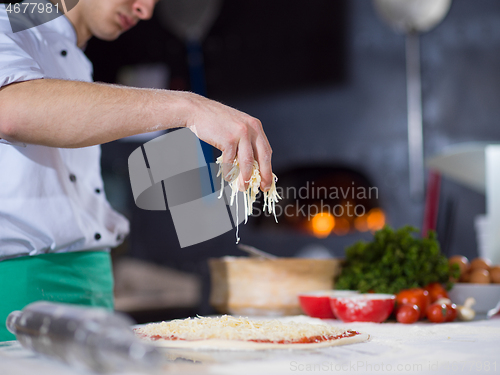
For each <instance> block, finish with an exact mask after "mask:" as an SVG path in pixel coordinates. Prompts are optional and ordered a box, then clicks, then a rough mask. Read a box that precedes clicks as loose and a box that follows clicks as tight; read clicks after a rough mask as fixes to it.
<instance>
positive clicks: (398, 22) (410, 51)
mask: <svg viewBox="0 0 500 375" xmlns="http://www.w3.org/2000/svg"><path fill="white" fill-rule="evenodd" d="M373 4H374V5H375V9H376V10H377V12H378V14H379V16H380V17H381V18H382V19H383V20H384V21H385V22H386V23H387V24H389V25H390V26H391V27H392V28H393V29H394V30H395V31H396V32H399V33H404V34H406V81H407V103H408V148H409V155H408V156H409V167H410V194H411V197H412V198H414V199H421V198H422V197H423V195H424V179H425V178H424V150H423V131H422V128H423V127H422V88H421V77H420V44H419V33H421V32H426V31H429V30H430V29H432V28H433V27H434V26H436V25H437V24H439V23H440V22H441V21H442V20H443V18H444V17H445V16H446V14H447V13H448V11H449V9H450V6H451V0H373Z"/></svg>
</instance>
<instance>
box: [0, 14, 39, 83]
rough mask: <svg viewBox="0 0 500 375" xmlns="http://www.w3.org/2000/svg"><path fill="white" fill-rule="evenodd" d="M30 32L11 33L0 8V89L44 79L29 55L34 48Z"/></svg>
mask: <svg viewBox="0 0 500 375" xmlns="http://www.w3.org/2000/svg"><path fill="white" fill-rule="evenodd" d="M36 42H37V41H36V38H33V36H32V34H30V32H19V33H13V32H12V31H11V28H10V24H9V19H8V16H7V13H6V12H5V9H4V7H3V6H0V87H3V86H6V85H9V84H11V83H14V82H23V81H29V80H32V79H40V78H44V72H43V70H42V69H41V68H40V66H39V65H38V63H37V62H36V61H35V59H34V58H33V56H32V54H31V53H30V52H31V51H33V49H34V48H36V46H34V45H33V44H34V43H35V44H36Z"/></svg>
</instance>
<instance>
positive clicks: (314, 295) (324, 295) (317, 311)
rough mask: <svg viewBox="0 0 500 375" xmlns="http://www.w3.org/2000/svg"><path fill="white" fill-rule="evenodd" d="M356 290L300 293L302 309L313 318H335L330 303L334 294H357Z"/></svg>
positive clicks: (339, 295)
mask: <svg viewBox="0 0 500 375" xmlns="http://www.w3.org/2000/svg"><path fill="white" fill-rule="evenodd" d="M357 293H358V292H357V291H354V290H318V291H313V292H306V293H301V294H299V302H300V306H301V307H302V310H304V312H305V313H306V314H307V315H309V316H310V317H312V318H320V319H335V315H334V314H333V312H332V307H331V304H330V298H331V297H334V296H338V297H341V296H348V295H354V294H357Z"/></svg>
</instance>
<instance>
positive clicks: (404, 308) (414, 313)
mask: <svg viewBox="0 0 500 375" xmlns="http://www.w3.org/2000/svg"><path fill="white" fill-rule="evenodd" d="M419 318H420V310H419V308H418V306H417V305H412V304H410V303H405V304H404V305H401V306H399V307H398V310H397V312H396V320H397V321H398V322H399V323H404V324H411V323H415V322H416V321H417V320H418V319H419Z"/></svg>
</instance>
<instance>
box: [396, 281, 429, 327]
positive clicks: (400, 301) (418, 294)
mask: <svg viewBox="0 0 500 375" xmlns="http://www.w3.org/2000/svg"><path fill="white" fill-rule="evenodd" d="M405 303H409V304H411V305H417V306H418V308H419V310H420V319H423V318H425V311H426V310H427V306H429V305H430V300H429V293H428V292H427V291H426V290H424V289H422V288H411V289H404V290H402V291H400V292H399V293H398V294H397V295H396V304H397V306H400V305H404V304H405Z"/></svg>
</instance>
